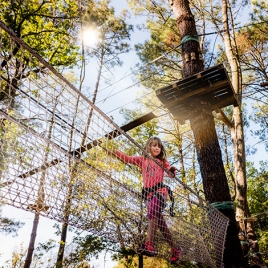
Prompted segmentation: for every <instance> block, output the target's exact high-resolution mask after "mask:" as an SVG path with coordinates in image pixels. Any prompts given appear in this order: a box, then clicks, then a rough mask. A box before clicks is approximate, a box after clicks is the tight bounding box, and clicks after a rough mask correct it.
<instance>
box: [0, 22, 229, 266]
mask: <svg viewBox="0 0 268 268" xmlns="http://www.w3.org/2000/svg"><path fill="white" fill-rule="evenodd" d="M0 28H1V29H2V30H1V31H0V40H1V38H3V36H5V42H0V50H1V51H4V52H5V53H2V54H0V62H3V61H4V60H6V59H5V57H4V55H11V58H10V59H11V60H6V62H5V64H6V66H7V68H5V69H1V79H0V86H1V88H5V89H6V90H5V91H4V92H3V94H6V95H5V100H8V101H6V102H3V103H2V106H1V109H0V117H1V119H2V122H3V121H4V120H5V121H4V124H3V123H2V125H1V141H2V144H1V150H0V159H1V160H2V162H1V180H0V187H1V199H2V202H3V203H5V204H8V205H11V206H14V207H17V208H20V209H23V210H27V211H31V212H33V213H36V212H38V213H39V214H40V216H44V217H47V218H50V219H53V220H55V221H58V222H65V223H66V224H68V225H71V226H74V227H76V228H79V229H82V230H85V231H87V232H89V233H92V234H94V235H96V236H100V237H103V238H105V239H107V240H109V241H113V242H115V243H118V244H120V246H121V247H122V248H124V247H125V248H127V247H129V248H130V249H133V250H134V251H135V252H136V253H138V252H139V246H140V244H141V243H143V242H144V240H145V237H146V235H147V233H148V228H147V227H148V219H147V217H146V206H145V204H144V202H142V197H141V193H140V191H141V179H140V177H141V174H140V172H138V170H137V169H136V168H135V166H134V167H133V165H129V166H126V165H125V164H124V163H122V162H120V161H119V160H118V159H117V158H115V157H112V156H110V155H109V154H108V153H107V151H108V150H117V149H120V150H121V151H124V152H128V151H129V150H132V152H133V151H135V152H137V153H138V154H139V155H143V154H144V151H143V148H142V147H141V145H140V144H139V143H137V141H135V140H134V139H133V138H132V137H130V136H129V135H128V134H126V133H125V132H124V131H123V130H122V129H121V128H119V127H118V126H117V125H116V124H114V122H113V121H112V120H111V118H109V117H108V116H107V115H106V114H104V113H103V112H102V111H101V110H100V109H99V108H97V107H96V106H95V105H94V104H93V103H92V102H90V101H89V100H88V99H87V98H86V96H84V95H83V94H82V93H81V92H80V91H79V90H77V88H75V86H74V85H72V84H71V83H70V82H69V81H68V80H67V79H66V78H64V77H63V76H62V75H61V74H59V73H58V72H57V71H56V70H55V69H54V68H53V67H52V66H51V65H49V64H48V63H47V62H45V61H44V59H42V58H41V57H40V55H38V54H37V53H36V52H34V51H33V50H32V49H31V48H29V47H28V46H27V45H26V44H25V43H24V42H23V41H22V40H21V39H19V38H18V37H17V36H16V35H15V34H14V33H12V32H11V31H10V29H7V27H5V25H4V24H3V23H1V22H0ZM1 35H3V36H1ZM192 38H193V37H187V38H185V39H184V40H183V42H186V41H187V40H193V39H192ZM14 41H15V42H16V43H18V44H20V53H17V54H16V55H14V54H12V45H11V44H14ZM26 54H27V55H28V54H29V55H31V57H29V66H35V70H44V69H45V70H46V71H45V72H42V73H41V72H40V73H38V75H37V74H36V73H35V74H36V75H25V73H24V72H26V71H27V72H31V71H33V72H34V70H31V69H30V68H31V67H29V69H25V68H21V67H22V66H23V64H25V59H24V56H25V55H26ZM31 61H33V63H32V62H31ZM14 63H16V64H14ZM18 66H19V67H18ZM17 72H19V74H18V75H17V76H16V77H17V78H18V79H19V77H21V79H20V81H19V84H20V87H19V88H15V87H14V86H13V85H12V83H10V82H9V81H10V79H11V78H12V77H13V76H14V75H15V74H16V73H17ZM14 92H16V94H13V93H14ZM25 93H27V94H25ZM37 93H38V94H37ZM10 103H15V104H16V107H19V109H13V110H12V111H11V108H13V107H10ZM69 122H72V123H69ZM81 128H85V129H86V130H87V131H81ZM118 133H120V134H121V135H120V137H117V136H119V135H118ZM151 164H153V165H152V167H153V168H154V167H157V165H158V166H160V167H161V168H162V169H164V171H165V173H166V174H168V171H167V170H165V168H164V167H163V166H162V165H161V164H159V163H158V162H157V161H156V160H153V159H151ZM157 168H159V167H157ZM152 170H154V169H152ZM165 183H167V184H168V186H169V187H170V189H171V190H172V191H173V193H174V200H175V204H174V210H175V212H176V215H177V216H175V217H170V216H167V217H165V220H166V223H167V226H168V228H169V232H170V233H171V234H172V237H173V238H174V241H176V244H178V245H180V246H181V247H182V248H183V249H184V252H185V254H182V258H181V259H182V260H183V261H188V262H192V261H195V262H200V263H203V264H204V265H206V266H208V267H222V260H223V258H222V256H223V250H224V241H225V235H226V229H227V226H228V219H227V218H226V217H225V216H224V215H223V214H222V213H220V212H219V211H217V210H216V209H212V210H211V211H210V213H209V215H208V213H207V211H208V205H207V206H206V205H205V204H206V202H205V201H204V200H203V199H202V198H201V197H200V196H199V195H198V194H196V193H195V192H194V191H193V190H192V189H190V188H189V187H187V186H186V185H183V184H182V182H181V181H180V180H179V179H178V178H177V177H174V178H169V179H168V180H165ZM179 185H183V189H181V188H180V187H178V186H179ZM155 202H156V203H155V205H161V209H163V210H165V211H167V209H166V208H165V206H164V205H165V200H156V201H155ZM89 212H90V213H89ZM163 215H165V213H164V211H163ZM193 215H198V217H197V218H198V220H196V221H195V220H194V218H193ZM66 219H67V220H66ZM165 226H166V225H165V224H163V225H162V226H160V227H162V228H158V229H159V230H160V229H161V230H160V232H159V233H156V238H155V246H156V248H157V249H158V256H160V257H162V258H166V259H169V258H170V249H169V248H167V246H166V242H169V244H172V243H173V239H171V240H169V241H163V237H168V235H167V234H169V232H168V233H167V229H166V227H165ZM161 232H162V233H161ZM210 232H211V233H212V234H214V233H217V237H216V238H215V236H213V235H209V234H210ZM174 247H175V245H174Z"/></svg>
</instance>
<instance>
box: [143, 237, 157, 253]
mask: <svg viewBox="0 0 268 268" xmlns="http://www.w3.org/2000/svg"><path fill="white" fill-rule="evenodd" d="M143 254H144V255H146V256H148V257H153V256H155V255H157V252H156V251H155V249H154V244H153V243H152V242H149V241H146V242H145V248H144V249H143Z"/></svg>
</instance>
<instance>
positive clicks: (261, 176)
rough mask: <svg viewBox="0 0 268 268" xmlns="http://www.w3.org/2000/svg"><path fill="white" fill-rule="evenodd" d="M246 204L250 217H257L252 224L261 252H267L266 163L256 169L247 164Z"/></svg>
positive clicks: (267, 184)
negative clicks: (247, 204)
mask: <svg viewBox="0 0 268 268" xmlns="http://www.w3.org/2000/svg"><path fill="white" fill-rule="evenodd" d="M247 172H248V203H249V208H250V211H251V214H252V217H257V219H258V221H257V222H256V223H254V224H255V225H254V227H255V228H256V230H257V236H258V242H259V245H260V251H261V252H267V251H268V213H267V212H268V162H267V161H265V162H260V168H259V169H256V168H255V167H254V166H253V164H252V163H248V167H247Z"/></svg>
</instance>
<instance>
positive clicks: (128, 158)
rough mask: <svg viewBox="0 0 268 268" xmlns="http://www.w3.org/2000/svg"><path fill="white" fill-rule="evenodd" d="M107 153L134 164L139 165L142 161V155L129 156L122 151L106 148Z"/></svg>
mask: <svg viewBox="0 0 268 268" xmlns="http://www.w3.org/2000/svg"><path fill="white" fill-rule="evenodd" d="M107 153H108V154H109V155H114V156H116V157H117V158H119V159H120V160H122V161H123V162H125V163H128V164H132V165H136V166H139V167H141V166H142V162H143V157H142V156H129V155H127V154H125V153H123V152H120V151H118V150H107Z"/></svg>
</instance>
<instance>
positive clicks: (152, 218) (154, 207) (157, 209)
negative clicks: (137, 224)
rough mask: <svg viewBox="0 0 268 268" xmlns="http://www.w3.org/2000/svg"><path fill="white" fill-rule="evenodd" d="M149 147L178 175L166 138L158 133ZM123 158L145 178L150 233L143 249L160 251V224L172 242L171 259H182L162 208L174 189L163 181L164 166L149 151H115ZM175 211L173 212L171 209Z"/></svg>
mask: <svg viewBox="0 0 268 268" xmlns="http://www.w3.org/2000/svg"><path fill="white" fill-rule="evenodd" d="M144 149H145V151H146V152H147V153H148V154H150V155H151V156H152V157H153V158H154V159H155V160H156V161H157V162H159V163H160V164H161V165H163V166H164V167H165V168H166V169H167V170H169V171H170V173H171V174H172V176H171V175H170V177H174V176H175V170H176V168H175V167H172V166H170V165H169V163H168V161H167V160H166V150H165V148H164V146H163V144H162V141H161V140H160V139H159V138H157V137H152V138H150V139H149V140H148V141H147V143H146V145H145V148H144ZM111 153H112V154H114V155H116V156H117V157H118V158H119V159H121V160H122V161H124V162H126V163H129V164H133V165H136V166H138V167H140V168H141V170H142V178H143V197H144V199H145V200H146V201H147V208H148V215H147V217H148V221H149V222H148V223H149V226H148V234H147V240H146V242H145V248H144V249H143V250H142V251H143V254H145V255H147V256H150V257H152V256H155V255H157V252H156V251H155V248H154V240H155V236H156V232H157V228H159V230H160V231H161V233H162V235H163V236H164V238H165V239H166V240H167V242H168V243H169V244H170V246H171V258H170V263H172V264H174V263H177V262H179V258H180V255H181V251H182V250H181V248H180V247H179V246H178V245H177V244H176V243H175V242H174V240H173V238H172V236H171V233H170V231H169V229H168V226H167V224H166V221H165V219H164V217H163V214H162V211H163V209H164V208H165V206H166V200H167V197H168V196H169V195H170V192H171V191H170V189H169V187H168V186H165V185H164V184H163V180H164V169H163V168H161V166H159V165H158V164H156V163H155V162H154V161H153V160H152V159H150V158H149V157H148V155H142V156H128V155H126V154H124V153H122V152H120V151H112V152H111ZM171 213H172V212H171Z"/></svg>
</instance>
